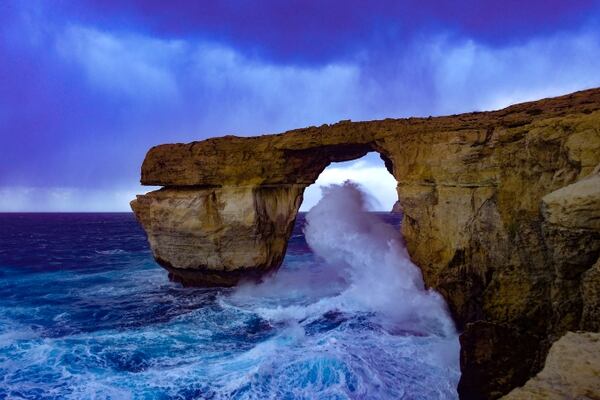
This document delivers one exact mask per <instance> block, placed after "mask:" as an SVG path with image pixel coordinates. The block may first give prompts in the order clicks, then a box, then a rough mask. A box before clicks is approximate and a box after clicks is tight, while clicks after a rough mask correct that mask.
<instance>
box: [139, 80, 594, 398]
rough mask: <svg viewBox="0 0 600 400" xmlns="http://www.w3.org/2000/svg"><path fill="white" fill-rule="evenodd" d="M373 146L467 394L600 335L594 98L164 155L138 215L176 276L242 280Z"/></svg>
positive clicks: (491, 394)
mask: <svg viewBox="0 0 600 400" xmlns="http://www.w3.org/2000/svg"><path fill="white" fill-rule="evenodd" d="M369 151H377V152H379V154H380V155H381V157H382V158H383V160H384V161H385V164H386V166H387V168H388V170H389V171H390V172H391V173H392V174H393V175H394V177H395V178H396V180H397V181H398V187H397V191H398V196H399V203H400V208H401V209H402V211H403V227H402V229H403V234H404V237H405V239H406V243H407V246H408V249H409V252H410V255H411V257H412V259H413V261H414V262H415V263H416V264H417V265H418V266H419V267H420V268H421V269H422V271H423V275H424V278H425V282H426V284H427V285H428V286H430V287H434V288H435V289H437V290H438V291H439V292H440V293H441V294H442V295H443V296H444V297H445V298H446V300H447V302H448V304H449V307H450V309H451V312H452V313H453V316H454V318H455V321H456V323H457V325H458V327H459V329H460V330H461V331H462V334H461V344H462V350H461V369H462V378H461V382H460V385H459V393H460V394H461V396H462V397H463V398H496V397H499V396H500V395H502V394H505V393H507V392H508V391H509V390H510V389H512V388H513V387H516V386H519V385H522V384H523V383H524V382H525V381H526V380H527V379H528V378H529V377H531V376H532V375H534V374H535V373H536V372H537V371H539V370H540V369H541V367H542V365H543V361H544V359H545V356H546V353H547V351H548V348H549V346H550V345H551V343H552V342H553V341H554V340H556V339H557V338H558V337H560V336H561V335H562V334H564V333H565V332H566V331H567V330H575V329H589V330H598V328H599V327H598V321H599V320H600V310H599V305H600V294H599V290H598V281H599V276H600V272H598V271H599V269H600V267H599V266H598V265H599V264H598V262H597V260H598V256H599V254H600V225H599V221H600V194H599V192H598V188H599V184H598V182H599V181H600V173H599V172H598V167H597V166H598V165H599V164H600V89H593V90H588V91H583V92H578V93H574V94H571V95H568V96H563V97H558V98H553V99H546V100H540V101H537V102H532V103H524V104H519V105H515V106H511V107H509V108H506V109H504V110H500V111H494V112H485V113H470V114H461V115H455V116H449V117H437V118H409V119H395V120H394V119H387V120H382V121H370V122H354V123H353V122H349V121H342V122H340V123H337V124H334V125H323V126H321V127H310V128H306V129H299V130H294V131H289V132H286V133H283V134H279V135H266V136H260V137H252V138H240V137H234V136H226V137H222V138H215V139H209V140H205V141H201V142H193V143H189V144H170V145H161V146H157V147H154V148H152V149H151V150H150V151H149V152H148V154H147V156H146V159H145V161H144V164H143V166H142V183H143V184H146V185H159V186H164V187H165V188H163V189H161V190H159V191H155V192H151V193H149V194H147V195H144V196H138V198H137V199H136V200H134V201H133V202H132V203H131V205H132V208H133V210H134V211H135V213H136V216H137V218H138V220H139V221H140V222H141V224H142V225H143V226H144V229H145V230H146V232H147V233H148V238H149V241H150V245H151V247H152V251H153V253H154V255H155V258H156V259H157V260H158V261H159V263H161V265H163V266H165V267H166V268H167V269H168V270H169V271H170V273H171V274H172V276H173V277H174V278H175V279H177V280H179V281H182V282H184V283H187V284H205V285H207V284H217V285H220V284H234V283H235V282H237V281H238V280H239V279H241V278H245V277H254V276H257V275H260V274H262V273H266V272H268V271H272V270H274V269H276V268H277V267H278V266H279V265H280V263H281V260H282V258H283V255H284V253H285V248H286V242H287V239H288V238H289V235H290V230H291V226H292V224H293V222H294V219H295V216H296V213H297V211H298V207H299V205H300V202H301V199H302V192H303V190H304V188H305V187H306V186H307V185H309V184H311V183H313V182H314V181H315V180H316V178H317V176H318V175H319V173H320V172H321V171H322V170H323V169H324V168H325V167H326V166H327V165H328V164H329V163H331V162H332V161H345V160H351V159H355V158H358V157H361V156H362V155H364V154H366V153H367V152H369ZM595 169H596V170H595Z"/></svg>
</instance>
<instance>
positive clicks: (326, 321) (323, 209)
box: [224, 182, 459, 399]
mask: <svg viewBox="0 0 600 400" xmlns="http://www.w3.org/2000/svg"><path fill="white" fill-rule="evenodd" d="M368 201H369V198H368V195H367V194H366V193H365V192H363V191H361V190H360V188H359V186H358V185H356V184H354V183H352V182H346V183H344V184H343V185H331V186H328V187H324V188H323V198H322V199H321V200H320V201H319V203H318V204H317V205H316V206H314V207H313V208H312V209H311V210H310V211H309V212H308V214H307V215H306V225H305V227H304V234H305V238H306V242H307V244H308V245H309V246H310V248H311V249H312V252H313V253H314V254H313V256H316V257H315V258H314V259H313V262H312V263H308V262H306V261H305V262H304V263H303V265H300V266H298V268H284V269H282V270H281V271H280V272H279V273H278V274H277V275H276V276H274V277H272V278H270V279H267V280H266V281H265V282H263V283H261V284H258V285H255V284H247V285H243V286H242V287H240V288H238V289H236V290H235V292H234V293H233V294H232V295H230V296H228V297H227V298H226V300H225V301H224V303H225V304H230V305H231V304H235V305H237V306H238V307H240V309H248V308H251V309H252V311H253V312H254V313H256V314H258V315H260V316H261V318H263V319H265V320H267V321H269V323H270V324H272V325H273V326H277V327H279V328H280V331H279V334H278V335H276V336H275V337H273V338H272V339H270V340H269V341H267V342H264V343H262V344H261V345H260V346H258V347H257V348H254V349H253V350H252V352H251V353H250V354H252V357H255V361H256V362H257V364H262V363H263V362H264V361H265V360H270V361H269V362H268V364H269V365H270V366H269V368H268V371H269V372H268V374H275V375H276V376H277V378H273V379H274V382H273V386H272V387H271V389H273V390H277V389H281V388H282V386H286V385H292V386H294V385H295V386H298V385H299V386H300V387H297V388H296V390H297V393H296V394H297V398H310V397H311V396H316V395H317V394H318V396H317V397H319V396H324V397H323V398H328V397H327V396H325V394H329V395H332V396H333V398H338V397H336V396H340V397H341V398H373V399H385V398H403V397H407V398H454V397H456V391H455V387H456V383H457V380H458V376H459V373H458V368H459V367H458V364H459V359H458V355H459V343H458V336H457V333H456V331H455V328H454V324H453V322H452V320H451V318H450V316H449V314H448V312H447V309H446V305H445V302H444V300H443V298H442V297H441V296H440V295H439V294H438V293H436V292H435V291H433V290H430V289H429V290H428V289H426V288H425V286H424V284H423V279H422V275H421V272H420V270H419V269H418V267H416V266H415V265H414V264H413V263H412V262H411V260H410V257H409V255H408V252H407V250H406V247H405V246H404V243H403V240H402V237H401V236H400V233H399V231H398V230H397V228H395V227H393V226H390V225H388V224H386V223H385V222H383V221H382V220H381V218H380V217H379V216H378V215H376V214H374V213H369V212H367V211H366V210H367V206H368V204H367V203H368ZM286 261H287V262H288V263H290V261H291V260H290V257H286ZM243 357H248V355H247V354H246V355H244V356H243ZM258 360H262V361H258ZM274 360H276V361H274ZM272 363H274V364H272ZM262 366H263V367H264V364H262ZM291 371H293V376H294V379H295V380H292V381H290V379H291V378H290V374H291V373H292V372H291ZM409 371H410V372H409ZM256 374H258V376H263V374H264V372H261V371H260V369H259V370H257V371H256ZM314 374H317V375H318V376H320V377H321V378H322V379H325V378H323V376H329V377H330V378H331V379H332V382H329V381H327V380H325V381H326V382H318V384H317V383H316V382H314V381H313V380H312V378H311V376H313V377H314ZM417 377H418V378H417ZM262 379H264V376H263V378H262ZM302 379H304V381H302ZM415 379H417V380H419V379H421V382H419V383H417V382H416V381H415ZM259 380H260V379H259ZM275 382H276V383H275ZM299 382H302V383H299ZM349 382H350V383H349ZM352 382H353V383H352ZM333 383H335V385H334V384H333ZM291 398H296V397H295V396H292V397H291Z"/></svg>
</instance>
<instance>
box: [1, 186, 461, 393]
mask: <svg viewBox="0 0 600 400" xmlns="http://www.w3.org/2000/svg"><path fill="white" fill-rule="evenodd" d="M341 195H347V193H341ZM356 201H358V202H360V201H361V200H360V199H358V200H356ZM338 203H339V202H338ZM338 205H339V204H338ZM354 206H356V204H355V205H354ZM328 207H329V208H328ZM352 207H353V205H352V204H350V206H349V207H341V208H339V209H344V210H348V209H350V211H344V212H352ZM344 212H339V211H336V209H331V205H329V206H327V204H325V205H323V206H322V207H321V208H320V209H319V208H318V207H316V210H315V209H313V210H311V212H310V213H309V214H308V215H306V214H300V215H299V217H298V218H297V221H296V225H295V228H294V232H293V236H292V238H291V241H290V243H289V247H288V252H287V255H286V257H285V260H284V263H283V266H282V267H281V269H280V271H279V272H278V273H277V274H276V275H275V276H273V277H270V278H267V279H265V281H264V282H262V283H260V284H256V283H245V284H242V285H241V286H240V287H238V288H228V289H218V288H217V289H199V288H182V287H180V286H179V285H178V284H176V283H171V282H169V281H168V279H167V274H166V272H165V271H164V270H163V269H162V268H160V267H159V266H158V265H157V264H156V263H155V262H154V261H153V259H152V256H151V254H150V251H149V249H148V245H147V242H146V238H145V235H144V232H143V230H142V229H141V228H140V227H139V225H138V224H137V222H136V221H135V219H134V217H133V215H132V214H128V213H122V214H0V399H5V398H7V399H402V398H405V399H437V398H439V399H452V398H456V397H457V394H456V385H457V382H458V379H459V366H458V351H459V347H458V346H459V345H458V339H457V335H456V332H455V331H454V328H453V325H452V323H451V321H450V319H449V318H448V317H447V313H446V311H445V305H444V304H443V301H442V300H441V297H439V296H438V295H437V294H436V293H434V292H432V291H428V290H426V289H424V288H423V287H422V281H421V282H419V279H420V274H419V272H418V270H417V269H416V268H414V266H412V265H410V261H409V260H408V261H406V260H404V259H406V258H407V256H406V255H405V254H404V253H403V251H404V250H403V246H402V245H401V238H398V237H397V236H395V235H397V231H398V225H399V223H400V218H399V217H398V216H397V215H394V214H389V213H379V214H374V213H364V212H363V213H362V214H361V215H362V216H361V218H359V219H358V220H356V221H355V222H347V221H346V222H343V221H342V220H344V219H346V218H347V216H345V215H343V214H344ZM332 218H333V219H332ZM332 221H333V222H335V221H337V222H339V223H332ZM378 246H379V247H378ZM381 246H383V247H381ZM386 249H387V250H386ZM374 252H375V253H377V254H378V256H373V254H374ZM377 257H380V258H377ZM381 257H383V258H381ZM399 259H400V260H404V261H402V262H403V263H404V264H402V265H398V260H399ZM386 265H387V266H390V268H387V267H386ZM411 268H414V269H411ZM398 270H400V271H403V272H402V273H400V274H398V273H397V271H398ZM415 270H416V271H415Z"/></svg>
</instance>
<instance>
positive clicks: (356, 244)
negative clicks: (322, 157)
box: [304, 181, 455, 335]
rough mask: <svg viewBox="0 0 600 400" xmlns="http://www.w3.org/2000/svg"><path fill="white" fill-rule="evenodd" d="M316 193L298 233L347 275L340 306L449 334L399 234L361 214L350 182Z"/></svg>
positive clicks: (444, 315)
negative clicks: (302, 234)
mask: <svg viewBox="0 0 600 400" xmlns="http://www.w3.org/2000/svg"><path fill="white" fill-rule="evenodd" d="M322 190H323V197H322V199H321V201H319V203H318V204H317V205H315V206H314V207H313V208H312V209H311V210H310V212H309V213H308V214H307V216H306V227H305V228H304V233H305V237H306V241H307V243H308V245H309V246H310V247H311V249H312V250H313V252H314V253H315V254H316V255H317V256H318V257H320V258H322V259H323V260H324V261H325V262H326V263H327V264H329V265H332V266H334V267H336V268H339V269H343V270H344V271H345V274H346V275H347V276H348V279H349V287H348V288H347V289H346V290H345V291H344V292H343V294H342V295H340V297H342V298H343V303H344V305H345V306H346V307H352V308H354V309H356V310H362V311H373V312H376V313H379V314H381V315H383V316H385V317H386V320H385V321H387V323H388V325H389V324H390V323H398V324H401V323H404V324H412V325H413V326H412V328H413V329H418V328H421V329H427V328H429V329H431V328H435V327H436V325H437V328H439V329H441V330H442V333H444V334H448V335H452V334H455V332H454V325H453V323H452V320H451V319H450V317H449V315H448V312H447V310H446V305H445V302H444V300H443V299H442V297H441V296H440V295H439V294H438V293H437V292H435V291H433V290H426V289H425V287H424V284H423V277H422V275H421V271H420V270H419V269H418V268H417V266H416V265H414V264H413V263H412V262H411V260H410V257H409V255H408V252H407V250H406V247H405V246H404V242H403V240H402V238H401V236H400V233H399V232H398V231H397V230H396V229H394V227H392V226H390V225H388V224H386V223H385V222H383V221H382V220H381V219H380V218H379V217H378V216H377V215H375V214H373V213H369V212H367V211H366V210H367V201H368V197H367V194H366V193H365V192H364V191H362V190H360V188H359V186H358V185H357V184H355V183H353V182H350V181H346V182H345V183H344V184H342V185H330V186H327V187H323V188H322Z"/></svg>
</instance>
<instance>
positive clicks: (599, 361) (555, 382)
mask: <svg viewBox="0 0 600 400" xmlns="http://www.w3.org/2000/svg"><path fill="white" fill-rule="evenodd" d="M598 354H600V334H598V333H589V332H587V333H573V332H569V333H567V334H566V335H565V336H563V337H562V338H561V339H560V340H558V341H557V342H555V343H554V344H553V345H552V348H551V349H550V352H549V353H548V358H547V359H546V365H545V366H544V369H543V370H542V371H541V372H540V373H539V374H537V375H536V376H535V377H534V378H532V379H530V380H529V381H527V383H526V384H525V386H523V387H521V388H518V389H515V390H513V391H512V392H510V393H509V394H508V395H507V396H505V397H503V399H504V400H564V399H598V398H600V357H598Z"/></svg>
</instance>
